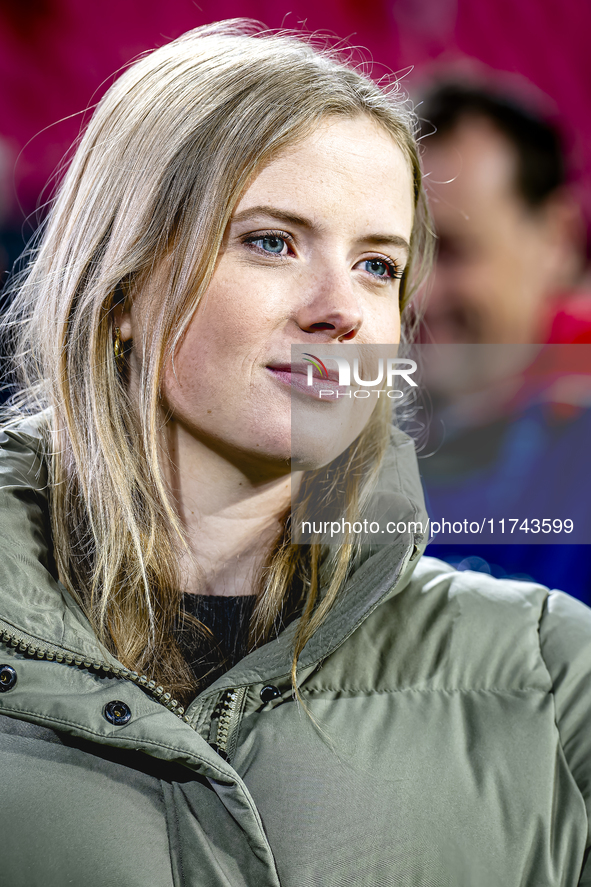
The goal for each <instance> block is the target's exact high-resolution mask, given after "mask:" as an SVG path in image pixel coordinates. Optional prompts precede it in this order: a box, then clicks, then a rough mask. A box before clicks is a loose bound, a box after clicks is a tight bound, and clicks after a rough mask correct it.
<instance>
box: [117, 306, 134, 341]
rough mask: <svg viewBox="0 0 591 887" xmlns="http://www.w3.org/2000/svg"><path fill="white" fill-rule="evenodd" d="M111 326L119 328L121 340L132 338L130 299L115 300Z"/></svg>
mask: <svg viewBox="0 0 591 887" xmlns="http://www.w3.org/2000/svg"><path fill="white" fill-rule="evenodd" d="M113 327H114V329H117V328H119V331H120V334H121V341H122V342H129V340H130V339H133V320H132V316H131V301H130V300H129V299H126V300H125V301H124V302H117V304H116V305H114V306H113Z"/></svg>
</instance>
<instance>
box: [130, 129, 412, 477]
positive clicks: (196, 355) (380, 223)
mask: <svg viewBox="0 0 591 887" xmlns="http://www.w3.org/2000/svg"><path fill="white" fill-rule="evenodd" d="M412 222H413V201H412V178H411V172H410V169H409V166H408V163H407V161H406V160H405V158H404V156H403V154H402V152H401V151H400V149H399V148H398V146H397V145H396V143H395V142H394V141H393V139H392V137H391V136H390V135H389V134H388V133H386V132H385V131H384V130H382V129H381V128H380V127H378V126H377V125H376V124H374V123H373V122H372V121H371V120H369V119H368V118H365V117H358V118H356V119H352V120H339V119H332V120H329V121H327V122H325V123H324V124H323V125H322V126H321V127H320V128H319V129H317V130H316V131H315V132H314V133H313V134H312V135H311V136H309V137H307V138H306V139H304V140H303V141H301V142H299V143H297V144H295V145H293V146H292V147H289V148H287V149H285V150H284V151H282V152H281V153H280V154H279V155H277V157H276V158H275V159H274V160H273V161H272V162H270V163H269V164H268V165H267V166H266V167H264V168H263V169H262V170H261V172H260V173H259V174H258V175H257V176H256V177H255V178H254V180H253V181H252V182H251V183H250V185H249V187H248V188H247V189H246V190H245V192H244V194H243V195H242V197H241V199H240V201H239V202H238V205H237V207H236V210H235V212H234V214H233V217H232V219H231V221H230V223H229V225H228V229H227V231H226V232H225V237H224V243H223V247H222V250H221V253H220V256H219V261H218V264H217V267H216V270H215V273H214V276H213V279H212V281H211V284H210V286H209V288H208V291H207V293H206V296H205V299H204V301H203V302H202V303H201V305H200V306H199V308H198V310H197V311H196V313H195V315H194V316H193V319H192V321H191V323H190V325H189V327H188V329H187V332H186V334H185V336H184V338H183V340H182V342H181V343H180V344H179V346H178V348H177V351H176V355H175V359H174V370H173V367H172V365H169V366H168V367H167V368H166V370H165V374H164V380H163V389H162V396H163V406H164V407H165V408H166V410H167V412H168V415H169V416H170V419H169V426H174V427H175V428H176V430H177V431H178V432H179V433H180V434H181V435H183V436H184V437H185V439H186V438H191V439H192V440H193V441H195V442H198V443H199V444H200V445H204V446H206V447H208V448H210V449H214V450H215V451H217V452H219V453H221V454H223V455H224V456H225V457H226V458H227V459H229V460H230V461H232V462H234V463H236V464H239V465H240V466H241V467H246V469H248V467H249V466H250V467H251V468H252V469H253V470H254V469H255V468H256V469H257V470H260V468H261V466H266V469H267V470H272V471H275V472H277V473H284V472H286V471H288V470H289V463H288V460H289V459H290V456H291V450H290V442H291V418H290V417H291V398H292V395H293V397H294V398H298V399H299V402H300V403H301V405H302V415H303V416H304V417H305V418H306V420H309V421H310V423H311V425H312V426H313V424H314V422H315V417H316V416H317V415H320V414H321V413H322V411H327V410H331V409H332V410H334V409H335V404H334V403H330V402H319V400H318V397H314V396H313V395H311V394H310V393H309V391H308V390H305V376H304V375H303V373H304V372H305V369H304V368H302V367H299V372H296V371H294V372H292V367H291V345H292V344H299V345H304V346H306V349H307V350H310V351H312V352H314V349H315V348H318V346H324V345H329V344H332V343H349V345H350V346H351V347H352V346H354V345H355V344H356V343H369V344H377V343H395V342H398V339H399V333H400V318H399V307H398V294H399V285H400V280H399V278H400V275H401V274H402V271H403V270H404V267H405V264H406V262H407V258H408V242H409V240H410V234H411V228H412ZM155 295H156V294H155ZM133 323H136V324H137V323H141V298H140V300H139V304H138V306H137V309H136V318H135V320H134V318H133V316H132V317H131V318H130V328H129V333H130V334H132V335H133V331H132V329H131V326H133ZM124 332H125V330H124V329H123V326H122V333H124ZM132 372H133V366H132ZM315 411H320V412H319V413H318V412H315ZM323 415H324V416H326V415H327V413H326V412H324V413H323ZM304 461H306V460H305V454H304Z"/></svg>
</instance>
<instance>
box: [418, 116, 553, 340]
mask: <svg viewBox="0 0 591 887" xmlns="http://www.w3.org/2000/svg"><path fill="white" fill-rule="evenodd" d="M424 144H425V146H426V153H425V171H426V173H427V175H428V180H429V181H430V186H429V191H430V194H431V197H432V199H431V201H430V202H431V210H432V213H433V217H434V222H435V229H436V232H437V235H438V238H439V255H438V259H437V264H436V269H435V275H434V281H433V289H432V292H431V295H430V297H429V303H428V306H427V315H426V321H427V325H428V328H429V330H430V333H431V335H432V337H433V338H434V340H435V341H437V342H467V343H475V344H479V343H486V342H492V343H510V342H517V343H521V342H523V343H529V342H534V343H535V342H543V341H545V336H546V332H547V325H548V320H549V318H548V307H549V305H548V303H549V299H550V297H551V296H553V295H555V290H556V287H557V286H558V283H559V280H560V278H561V269H560V264H561V247H562V241H561V238H560V236H559V233H558V229H557V224H556V218H555V217H554V216H553V206H552V205H551V204H550V203H549V204H548V205H547V206H545V207H543V208H541V209H538V210H533V209H531V208H529V207H528V206H527V205H526V203H525V201H524V200H523V199H522V197H521V196H520V194H519V193H518V191H517V189H516V186H515V175H516V163H517V158H516V155H515V150H514V148H513V146H512V145H511V144H510V142H509V141H508V140H507V139H506V138H505V136H504V135H503V134H502V133H500V132H499V131H498V130H497V129H495V127H494V126H493V125H492V124H491V123H489V122H488V121H487V120H486V119H484V118H477V117H473V118H466V119H465V120H464V121H461V122H460V124H459V125H458V126H457V128H456V129H455V130H453V131H452V132H451V133H450V134H445V135H443V136H441V137H440V138H434V139H426V140H425V143H424Z"/></svg>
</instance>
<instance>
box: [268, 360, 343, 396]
mask: <svg viewBox="0 0 591 887" xmlns="http://www.w3.org/2000/svg"><path fill="white" fill-rule="evenodd" d="M308 367H311V364H307V363H303V362H302V363H300V362H297V363H293V364H292V363H283V362H281V363H270V364H267V370H268V371H269V372H270V373H271V374H272V375H273V376H274V378H276V379H277V380H278V381H279V382H282V383H283V384H285V385H289V386H291V388H292V389H296V390H297V391H298V392H301V393H302V394H307V395H308V396H309V397H314V398H315V399H317V400H318V399H320V392H321V391H322V392H323V395H322V398H321V399H322V400H334V399H336V396H337V392H343V391H344V390H345V389H344V388H342V387H339V384H338V382H339V373H338V370H328V378H327V377H326V376H324V377H323V376H321V375H320V373H319V372H318V370H317V369H316V368H315V367H312V384H311V385H309V384H308ZM329 390H330V391H333V392H334V395H332V396H330V395H328V394H325V393H324V392H326V391H329Z"/></svg>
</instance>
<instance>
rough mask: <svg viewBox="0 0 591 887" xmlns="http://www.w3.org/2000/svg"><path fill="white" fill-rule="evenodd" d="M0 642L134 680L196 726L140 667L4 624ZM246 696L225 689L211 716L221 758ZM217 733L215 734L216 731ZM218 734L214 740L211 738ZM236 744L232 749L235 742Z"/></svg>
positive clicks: (50, 659) (240, 691)
mask: <svg viewBox="0 0 591 887" xmlns="http://www.w3.org/2000/svg"><path fill="white" fill-rule="evenodd" d="M0 642H2V643H4V644H5V645H6V646H9V647H12V648H13V649H14V650H16V651H17V652H18V653H24V654H25V655H27V656H30V657H32V658H35V659H40V660H43V659H44V660H46V661H47V662H60V663H63V664H65V665H72V666H76V667H77V668H80V667H83V668H87V669H92V670H93V671H100V672H102V673H103V674H109V675H113V677H116V678H119V679H120V680H123V681H130V682H131V683H133V684H137V685H138V687H141V688H142V689H143V690H145V691H147V693H148V694H149V695H150V696H151V697H152V698H153V699H155V700H156V702H159V703H160V705H163V706H164V708H167V709H168V710H169V711H171V712H172V713H173V714H175V715H176V716H177V717H178V718H179V719H180V720H181V721H183V722H184V723H186V724H189V725H191V726H192V727H193V729H195V727H194V725H193V724H192V723H191V722H192V720H193V718H191V717H189V715H187V714H186V712H185V708H184V706H183V705H181V703H180V702H179V701H178V700H177V699H173V697H172V695H171V694H170V693H165V692H164V687H161V686H157V684H156V681H151V680H150V679H149V678H148V677H147V676H146V675H140V674H138V673H137V671H130V669H128V668H125V666H123V665H119V666H117V665H111V664H110V663H108V662H102V661H100V660H97V659H88V658H85V657H84V656H80V655H79V654H78V655H77V654H75V653H69V652H67V651H65V650H64V649H63V648H60V647H53V646H51V647H39V646H37V644H36V643H35V642H34V639H33V638H30V639H27V638H26V637H25V636H23V635H18V634H14V633H13V632H11V631H7V630H6V629H4V628H2V627H0ZM245 696H246V687H241V688H239V689H238V690H225V691H224V692H223V693H222V695H221V697H220V700H219V702H218V703H217V705H216V706H215V707H214V709H213V711H212V713H211V717H210V731H209V732H210V740H209V745H210V746H211V748H212V749H213V750H214V751H215V752H217V753H218V754H219V755H220V757H221V758H223V759H224V760H225V761H228V760H229V758H230V755H229V751H230V749H229V748H228V741H229V739H230V738H231V736H232V731H231V729H230V728H231V722H232V718H233V716H234V714H235V712H236V710H237V709H239V708H240V706H241V705H242V702H243V700H244V698H245ZM216 722H217V731H215V730H214V724H215V723H216ZM213 733H215V738H214V737H213V736H212V734H213ZM213 738H214V741H211V740H212V739H213ZM234 745H235V743H233V744H232V751H233V746H234Z"/></svg>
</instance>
